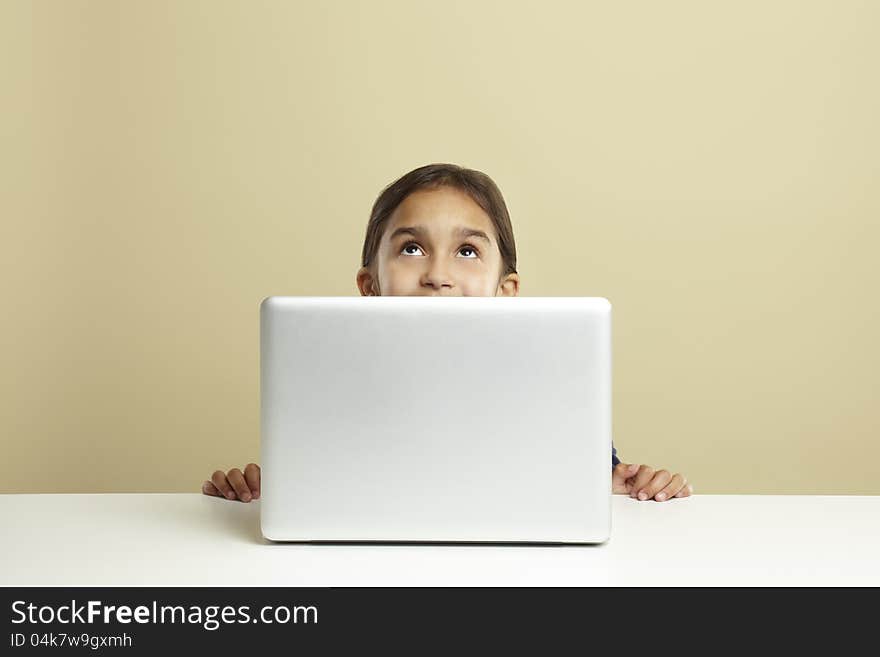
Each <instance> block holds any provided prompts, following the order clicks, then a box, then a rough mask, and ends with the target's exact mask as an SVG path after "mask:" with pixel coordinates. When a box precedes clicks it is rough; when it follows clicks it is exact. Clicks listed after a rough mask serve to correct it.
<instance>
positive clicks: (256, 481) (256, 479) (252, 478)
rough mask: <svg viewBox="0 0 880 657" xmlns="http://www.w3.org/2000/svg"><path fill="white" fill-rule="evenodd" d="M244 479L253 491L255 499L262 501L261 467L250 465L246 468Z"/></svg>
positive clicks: (254, 464)
mask: <svg viewBox="0 0 880 657" xmlns="http://www.w3.org/2000/svg"><path fill="white" fill-rule="evenodd" d="M244 479H245V481H246V482H247V485H248V488H250V489H251V495H252V496H253V498H254V499H255V500H258V499H260V466H258V465H257V464H256V463H248V464H247V465H246V466H244Z"/></svg>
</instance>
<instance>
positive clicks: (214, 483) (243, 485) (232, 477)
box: [202, 463, 260, 502]
mask: <svg viewBox="0 0 880 657" xmlns="http://www.w3.org/2000/svg"><path fill="white" fill-rule="evenodd" d="M202 492H203V493H204V494H205V495H216V496H217V497H225V498H226V499H228V500H236V499H238V500H241V501H242V502H250V501H251V500H258V499H260V466H258V465H257V464H256V463H248V464H247V465H246V466H245V467H244V474H242V472H241V470H239V469H238V468H232V470H230V471H229V474H224V473H223V470H217V472H215V473H214V475H213V476H212V477H211V480H210V481H206V482H205V483H204V484H202Z"/></svg>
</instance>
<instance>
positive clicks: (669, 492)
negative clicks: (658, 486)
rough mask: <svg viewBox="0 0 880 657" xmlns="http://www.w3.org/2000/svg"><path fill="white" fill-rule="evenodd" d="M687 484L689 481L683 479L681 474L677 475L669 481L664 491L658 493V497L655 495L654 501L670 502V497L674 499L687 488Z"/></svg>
mask: <svg viewBox="0 0 880 657" xmlns="http://www.w3.org/2000/svg"><path fill="white" fill-rule="evenodd" d="M685 484H687V480H686V479H685V478H684V477H682V476H681V475H680V474H675V475H674V476H673V477H672V479H670V480H669V483H668V484H666V486H665V487H664V488H663V490H661V491H658V492H657V494H656V495H654V499H655V500H657V501H658V502H662V501H663V500H668V499H669V498H670V497H673V496H674V495H675V494H676V493H678V491H680V490H681V489H682V488H684V487H685Z"/></svg>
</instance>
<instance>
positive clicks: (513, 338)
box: [260, 296, 611, 543]
mask: <svg viewBox="0 0 880 657" xmlns="http://www.w3.org/2000/svg"><path fill="white" fill-rule="evenodd" d="M260 367H261V371H260V385H261V390H260V401H261V441H262V442H261V464H262V465H261V468H262V481H261V497H262V501H261V508H260V523H261V529H262V533H263V536H264V537H265V538H267V539H269V540H272V541H296V542H334V543H335V542H350V541H353V542H443V543H450V542H451V543H458V542H468V543H471V542H480V543H482V542H487V543H601V542H604V541H606V540H607V539H608V538H609V536H610V532H611V306H610V304H609V303H608V301H607V300H606V299H602V298H587V297H382V296H375V297H282V296H273V297H267V298H266V299H264V300H263V302H262V304H261V306H260Z"/></svg>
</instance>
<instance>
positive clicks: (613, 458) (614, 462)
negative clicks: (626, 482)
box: [611, 443, 620, 468]
mask: <svg viewBox="0 0 880 657" xmlns="http://www.w3.org/2000/svg"><path fill="white" fill-rule="evenodd" d="M618 463H620V459H619V458H617V450H616V449H614V443H611V467H612V468H613V467H614V466H615V465H617V464H618Z"/></svg>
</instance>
